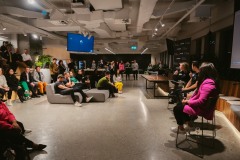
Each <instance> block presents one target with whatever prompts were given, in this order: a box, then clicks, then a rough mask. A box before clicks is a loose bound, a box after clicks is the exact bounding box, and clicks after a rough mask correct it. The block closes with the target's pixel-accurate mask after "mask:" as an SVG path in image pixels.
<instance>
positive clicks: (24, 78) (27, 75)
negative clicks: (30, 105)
mask: <svg viewBox="0 0 240 160" xmlns="http://www.w3.org/2000/svg"><path fill="white" fill-rule="evenodd" d="M20 81H24V82H26V83H27V84H28V87H29V89H30V91H31V92H32V98H35V97H40V96H38V95H37V93H36V91H37V85H35V84H34V80H33V77H32V75H31V74H30V68H29V67H26V69H25V71H24V72H22V74H21V76H20Z"/></svg>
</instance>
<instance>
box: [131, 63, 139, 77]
mask: <svg viewBox="0 0 240 160" xmlns="http://www.w3.org/2000/svg"><path fill="white" fill-rule="evenodd" d="M132 71H133V78H134V80H138V63H137V62H136V60H134V61H133V63H132Z"/></svg>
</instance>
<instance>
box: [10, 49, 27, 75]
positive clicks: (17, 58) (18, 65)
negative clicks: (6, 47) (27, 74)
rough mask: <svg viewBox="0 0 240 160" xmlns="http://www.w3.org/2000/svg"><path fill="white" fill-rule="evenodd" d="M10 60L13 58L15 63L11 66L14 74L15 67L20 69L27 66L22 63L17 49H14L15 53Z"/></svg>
mask: <svg viewBox="0 0 240 160" xmlns="http://www.w3.org/2000/svg"><path fill="white" fill-rule="evenodd" d="M12 58H13V62H16V63H13V64H12V69H13V71H14V72H16V70H17V67H21V68H26V67H27V65H26V64H25V63H24V62H23V59H22V55H21V54H20V53H19V51H18V49H17V48H16V49H15V52H14V53H13V55H12Z"/></svg>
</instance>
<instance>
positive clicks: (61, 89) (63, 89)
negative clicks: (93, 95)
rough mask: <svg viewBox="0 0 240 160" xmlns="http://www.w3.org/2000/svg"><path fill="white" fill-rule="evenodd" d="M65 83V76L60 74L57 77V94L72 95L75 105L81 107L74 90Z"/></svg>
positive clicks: (55, 85)
mask: <svg viewBox="0 0 240 160" xmlns="http://www.w3.org/2000/svg"><path fill="white" fill-rule="evenodd" d="M63 81H64V76H63V75H62V74H59V75H58V77H57V81H56V83H55V84H54V89H55V92H56V93H59V94H61V95H71V97H72V100H73V102H74V105H75V106H78V107H81V106H82V104H81V103H79V102H78V101H77V100H76V98H75V95H74V91H73V89H72V88H70V87H67V86H66V85H65V84H64V82H63Z"/></svg>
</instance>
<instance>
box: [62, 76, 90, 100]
mask: <svg viewBox="0 0 240 160" xmlns="http://www.w3.org/2000/svg"><path fill="white" fill-rule="evenodd" d="M64 78H65V79H64V80H63V83H64V84H65V86H67V87H69V88H72V89H73V91H74V92H79V93H80V94H81V95H82V97H83V102H89V101H90V100H91V99H92V98H93V97H88V96H87V95H86V93H84V92H83V91H82V84H81V83H74V82H72V81H71V79H70V74H69V72H65V73H64Z"/></svg>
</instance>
